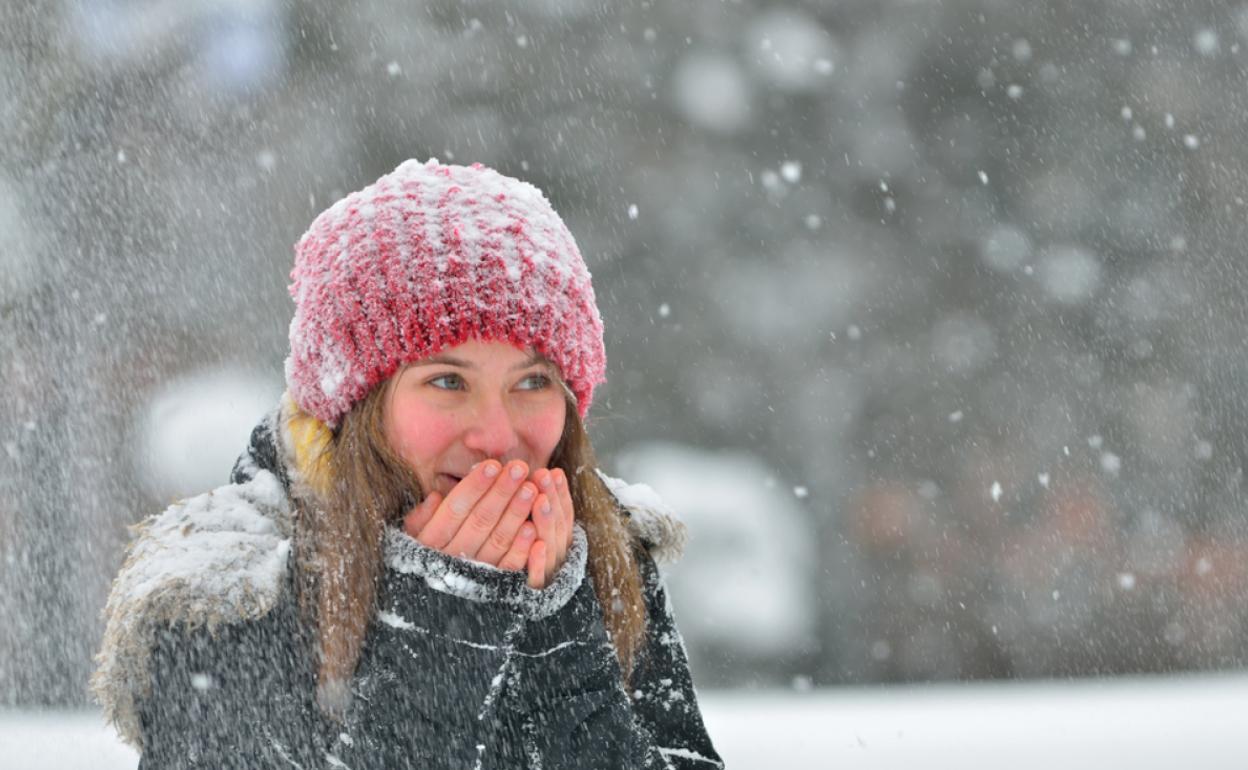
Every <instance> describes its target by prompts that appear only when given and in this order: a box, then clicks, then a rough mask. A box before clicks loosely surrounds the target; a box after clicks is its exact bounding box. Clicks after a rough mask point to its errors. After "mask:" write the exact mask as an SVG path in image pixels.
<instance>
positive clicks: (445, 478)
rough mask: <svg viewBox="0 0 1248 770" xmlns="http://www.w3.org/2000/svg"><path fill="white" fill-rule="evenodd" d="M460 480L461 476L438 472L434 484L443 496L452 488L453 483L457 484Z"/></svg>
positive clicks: (453, 486)
mask: <svg viewBox="0 0 1248 770" xmlns="http://www.w3.org/2000/svg"><path fill="white" fill-rule="evenodd" d="M461 480H462V478H461V477H460V476H456V475H454V474H450V473H439V474H438V479H437V483H436V486H437V488H438V491H439V492H441V493H442V495H443V496H445V495H446V494H447V493H449V492H450V491H451V490H452V489H454V488H455V485H456V484H458V483H459V482H460V481H461Z"/></svg>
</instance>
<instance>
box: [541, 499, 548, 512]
mask: <svg viewBox="0 0 1248 770" xmlns="http://www.w3.org/2000/svg"><path fill="white" fill-rule="evenodd" d="M542 513H550V501H546V502H544V503H542Z"/></svg>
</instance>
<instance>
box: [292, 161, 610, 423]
mask: <svg viewBox="0 0 1248 770" xmlns="http://www.w3.org/2000/svg"><path fill="white" fill-rule="evenodd" d="M290 276H291V279H292V283H291V285H290V295H291V297H293V298H294V300H295V316H294V319H293V320H292V321H291V322H290V357H289V358H287V359H286V384H287V387H288V388H289V389H290V392H291V395H292V397H293V398H294V400H295V403H297V404H298V405H299V406H300V407H301V408H302V409H303V410H304V411H306V412H308V413H309V414H312V415H313V416H315V417H316V418H318V419H319V420H321V421H322V422H324V423H326V424H327V425H330V426H334V425H337V423H338V420H339V419H341V417H342V416H343V415H344V414H346V413H347V411H348V410H350V408H351V406H352V404H354V403H355V402H357V401H359V400H360V399H362V398H363V397H364V396H365V395H367V394H368V392H369V391H370V390H372V388H373V387H374V386H376V385H377V384H378V383H381V382H384V381H385V380H386V379H388V378H389V377H390V376H391V375H392V374H394V372H395V371H397V370H398V368H399V366H400V365H402V364H404V363H407V362H410V361H416V360H419V359H422V358H425V357H427V356H431V355H434V354H435V353H437V352H438V351H439V350H442V349H444V348H448V347H452V346H454V345H458V344H460V343H461V342H465V341H467V340H469V339H478V340H506V341H510V342H512V343H513V344H515V345H517V346H519V347H532V348H533V349H534V350H536V351H537V352H538V353H541V354H542V355H543V356H545V357H546V358H547V359H549V360H550V361H551V362H552V363H554V364H555V365H556V366H557V367H559V371H560V373H561V374H562V376H563V379H564V382H566V383H567V385H568V387H569V388H570V389H571V390H572V393H573V395H574V396H576V403H577V410H578V411H579V412H580V414H581V416H582V417H584V416H585V413H586V411H588V410H589V405H590V402H591V401H592V400H593V395H594V387H595V386H596V385H597V384H598V383H600V382H603V381H604V379H605V378H604V376H603V375H604V372H605V370H606V353H605V351H604V349H603V344H602V318H601V316H599V314H598V306H597V305H596V304H595V302H594V290H593V287H592V286H591V285H590V276H589V271H588V270H587V269H586V268H585V262H584V261H583V260H582V259H581V254H580V251H579V250H578V249H577V247H576V242H575V241H574V240H573V239H572V234H571V233H570V232H568V228H567V227H566V226H565V225H564V224H563V220H561V219H560V218H559V215H558V214H556V213H555V211H554V209H552V208H551V207H550V203H548V202H547V201H546V198H545V197H543V195H542V193H541V191H540V190H538V189H537V188H536V187H533V186H532V185H530V184H527V183H525V182H521V181H519V180H516V179H512V178H511V177H506V176H503V175H502V174H499V173H498V172H496V171H494V170H492V169H489V168H486V167H485V166H482V165H481V164H479V163H478V164H474V165H472V166H468V167H465V166H444V165H441V164H439V163H438V162H437V160H430V161H429V162H428V163H423V164H422V163H418V162H417V161H414V160H409V161H406V162H405V163H403V164H402V165H400V166H399V167H398V168H396V169H395V170H394V171H392V172H390V173H389V174H386V175H385V176H383V177H382V178H381V179H378V180H377V181H376V182H374V183H373V184H371V185H369V186H368V187H365V188H364V189H363V190H360V191H359V192H355V193H351V194H350V195H348V196H347V197H345V198H343V199H342V200H340V201H338V202H337V203H335V204H334V205H333V206H330V207H329V208H328V209H327V210H325V211H324V212H322V213H321V215H320V216H318V217H317V218H316V220H315V221H313V222H312V226H311V227H309V228H308V231H307V232H306V233H304V235H303V237H302V238H300V239H299V243H297V244H296V245H295V267H294V270H292V271H291V274H290Z"/></svg>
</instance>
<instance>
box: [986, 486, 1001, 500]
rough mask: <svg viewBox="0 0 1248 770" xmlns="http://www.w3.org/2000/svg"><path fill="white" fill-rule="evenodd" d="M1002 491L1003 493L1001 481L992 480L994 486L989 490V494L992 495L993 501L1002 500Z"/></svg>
mask: <svg viewBox="0 0 1248 770" xmlns="http://www.w3.org/2000/svg"><path fill="white" fill-rule="evenodd" d="M1001 493H1002V489H1001V482H1000V481H994V482H992V488H991V489H989V490H988V494H990V495H992V501H993V502H994V503H998V502H1001Z"/></svg>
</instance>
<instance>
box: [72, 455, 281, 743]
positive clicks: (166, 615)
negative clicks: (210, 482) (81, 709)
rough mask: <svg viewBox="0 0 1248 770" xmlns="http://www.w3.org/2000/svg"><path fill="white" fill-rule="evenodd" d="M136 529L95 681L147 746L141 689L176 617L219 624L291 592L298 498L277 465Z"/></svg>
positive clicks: (113, 716)
mask: <svg viewBox="0 0 1248 770" xmlns="http://www.w3.org/2000/svg"><path fill="white" fill-rule="evenodd" d="M133 532H134V534H135V535H136V537H135V540H134V542H133V543H132V545H131V546H130V549H129V552H128V554H127V556H126V561H125V564H124V565H123V566H122V568H121V572H120V573H119V574H118V575H117V579H116V580H115V581H114V582H113V588H112V593H111V594H110V595H109V599H108V604H107V606H106V607H105V609H104V617H105V620H106V627H105V631H104V641H103V645H102V647H101V650H100V653H99V654H98V655H97V656H96V658H95V659H96V663H97V664H98V666H99V667H98V668H97V669H96V671H95V673H94V674H93V675H92V677H91V689H92V691H93V692H94V693H95V696H96V699H97V700H98V701H99V702H100V705H101V706H103V707H104V716H105V718H106V719H107V720H108V721H110V722H112V723H113V724H114V725H115V726H116V728H117V732H118V733H119V734H120V735H121V737H122V739H124V740H125V741H126V742H127V743H130V744H131V745H132V746H134V747H136V748H140V747H141V740H142V737H141V734H140V730H139V721H138V710H137V703H136V701H137V699H138V698H139V697H142V696H146V695H147V694H149V693H150V691H151V676H150V671H149V670H148V669H149V664H150V662H151V653H152V647H153V644H154V641H153V640H154V639H155V637H156V634H157V632H158V631H159V630H160V629H162V628H166V627H170V626H177V625H180V626H183V627H186V628H198V627H200V626H205V625H206V626H208V627H209V629H214V628H216V627H217V626H218V625H220V624H222V623H237V622H239V621H241V620H247V619H251V618H258V617H263V616H264V615H265V614H267V613H268V612H269V610H271V609H272V608H273V607H274V606H276V604H277V602H278V600H279V599H280V598H281V597H282V594H283V592H284V590H285V585H286V575H287V571H288V567H287V561H288V558H289V556H290V549H291V545H290V542H291V541H290V536H291V520H290V505H289V503H288V502H287V499H286V494H285V490H283V488H282V485H281V483H280V482H279V481H278V480H277V477H275V476H274V475H273V474H272V473H269V472H267V471H260V472H259V473H257V474H256V476H255V478H253V479H252V480H251V481H249V482H247V483H246V484H231V485H229V486H224V487H220V488H218V489H216V490H214V491H212V492H208V493H207V494H203V495H199V496H197V497H192V498H190V499H188V500H184V501H182V502H180V503H176V504H174V505H172V506H170V507H169V508H167V509H166V510H165V511H164V512H163V513H161V514H158V515H156V516H152V517H150V518H148V519H147V520H146V521H144V522H143V523H141V524H139V525H138V526H136V527H134V528H133Z"/></svg>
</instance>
